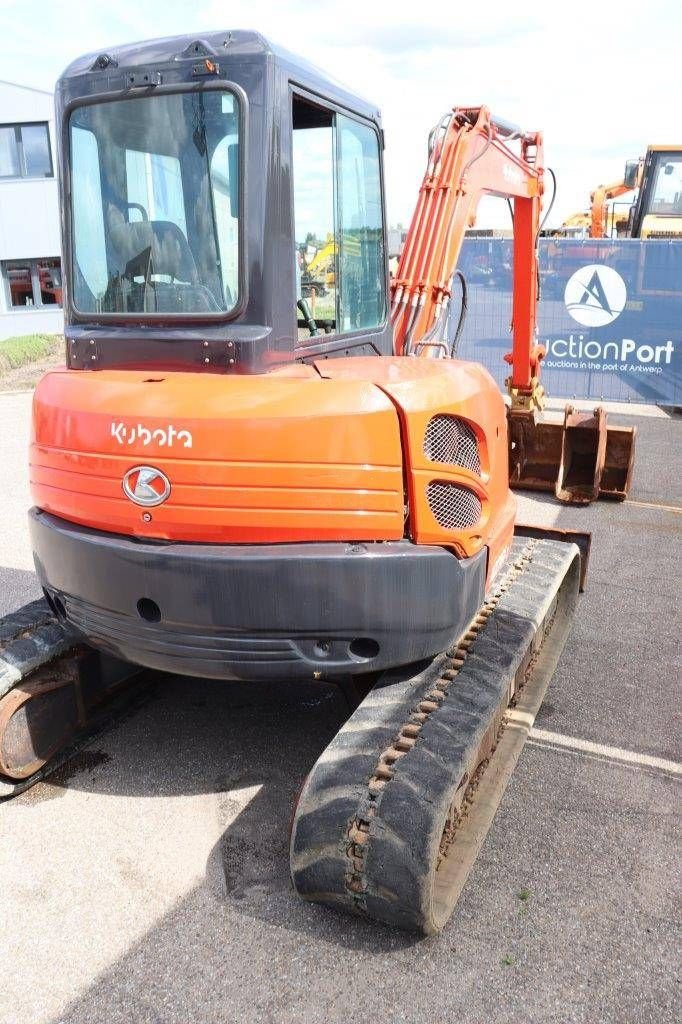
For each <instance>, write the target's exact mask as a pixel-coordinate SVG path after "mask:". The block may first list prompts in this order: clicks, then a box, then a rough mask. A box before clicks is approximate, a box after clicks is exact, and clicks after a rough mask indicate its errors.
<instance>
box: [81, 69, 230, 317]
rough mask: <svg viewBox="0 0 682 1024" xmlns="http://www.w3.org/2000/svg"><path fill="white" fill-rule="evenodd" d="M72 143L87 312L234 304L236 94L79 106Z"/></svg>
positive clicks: (173, 310)
mask: <svg viewBox="0 0 682 1024" xmlns="http://www.w3.org/2000/svg"><path fill="white" fill-rule="evenodd" d="M70 139H71V201H72V229H73V302H74V306H75V307H76V309H77V310H79V311H80V312H82V313H134V314H150V313H156V314H159V313H170V314H177V313H217V314H220V313H227V312H229V311H230V310H231V309H232V308H233V307H234V306H235V304H236V302H237V298H238V294H237V293H238V281H239V272H238V269H239V231H238V225H239V171H238V168H239V158H238V152H239V150H238V147H239V117H238V100H237V97H236V96H235V95H234V93H231V92H227V91H223V90H214V89H212V90H206V91H201V92H199V91H193V92H184V93H176V94H163V93H160V94H157V95H152V96H144V97H136V98H134V99H126V100H114V101H111V102H106V103H96V104H92V105H89V106H85V107H79V108H77V109H76V110H74V111H73V113H72V114H71V118H70Z"/></svg>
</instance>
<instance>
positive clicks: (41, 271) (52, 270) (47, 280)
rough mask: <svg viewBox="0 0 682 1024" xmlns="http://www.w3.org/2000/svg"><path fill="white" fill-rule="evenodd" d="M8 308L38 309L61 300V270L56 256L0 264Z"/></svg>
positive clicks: (57, 304) (55, 304)
mask: <svg viewBox="0 0 682 1024" xmlns="http://www.w3.org/2000/svg"><path fill="white" fill-rule="evenodd" d="M0 269H1V270H2V277H3V279H4V281H5V286H6V290H7V307H8V309H25V308H26V307H27V306H28V307H32V308H36V307H37V308H38V309H42V308H43V307H45V306H61V304H62V270H61V263H60V262H59V260H58V259H56V258H52V257H50V258H48V259H40V260H9V261H8V262H6V263H2V264H0Z"/></svg>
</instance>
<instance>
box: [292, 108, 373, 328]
mask: <svg viewBox="0 0 682 1024" xmlns="http://www.w3.org/2000/svg"><path fill="white" fill-rule="evenodd" d="M292 126H293V181H294V185H293V194H294V228H295V253H294V260H295V278H296V309H297V323H298V340H299V342H300V343H305V342H306V341H307V340H308V339H309V338H311V337H313V336H318V335H320V336H322V335H325V334H336V333H340V334H345V333H349V332H352V331H358V330H363V329H371V328H373V327H379V326H380V325H381V324H382V323H383V321H384V318H385V314H386V283H385V272H384V250H383V219H382V204H381V172H380V160H379V140H378V136H377V133H376V132H375V131H374V129H373V128H371V127H370V126H369V125H365V124H361V123H360V122H358V121H355V120H353V119H352V118H350V117H346V116H345V115H343V114H339V113H336V112H335V111H332V110H328V109H326V108H323V107H318V106H315V105H314V104H312V103H308V102H307V101H305V100H303V99H301V98H299V97H294V100H293V110H292Z"/></svg>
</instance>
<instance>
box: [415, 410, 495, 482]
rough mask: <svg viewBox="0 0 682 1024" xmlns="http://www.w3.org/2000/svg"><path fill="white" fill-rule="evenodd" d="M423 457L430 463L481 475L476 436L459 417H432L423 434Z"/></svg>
mask: <svg viewBox="0 0 682 1024" xmlns="http://www.w3.org/2000/svg"><path fill="white" fill-rule="evenodd" d="M424 455H425V456H426V457H427V459H429V460H430V461H431V462H444V463H447V464H448V465H450V466H462V467H463V468H464V469H469V470H471V472H472V473H477V474H478V475H479V476H480V475H481V457H480V455H479V452H478V444H477V443H476V435H475V433H474V432H473V430H472V429H471V427H470V426H469V424H468V423H466V422H465V421H464V420H461V419H460V418H459V416H449V415H447V414H442V415H438V416H434V417H433V418H432V419H430V420H429V424H428V426H427V428H426V433H425V434H424Z"/></svg>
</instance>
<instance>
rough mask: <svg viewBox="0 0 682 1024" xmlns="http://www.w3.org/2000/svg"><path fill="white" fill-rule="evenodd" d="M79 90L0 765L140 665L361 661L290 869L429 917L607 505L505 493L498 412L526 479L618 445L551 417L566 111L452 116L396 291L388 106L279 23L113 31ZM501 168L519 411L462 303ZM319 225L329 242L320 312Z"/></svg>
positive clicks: (60, 117)
mask: <svg viewBox="0 0 682 1024" xmlns="http://www.w3.org/2000/svg"><path fill="white" fill-rule="evenodd" d="M56 105H57V121H58V124H59V126H60V131H61V138H62V145H61V157H60V158H61V175H60V180H61V203H62V209H63V218H62V223H63V250H64V277H65V304H64V312H65V324H66V326H65V334H66V366H65V367H64V368H63V369H60V370H55V371H53V372H51V373H49V374H47V376H46V377H44V378H43V380H42V381H41V383H40V384H39V386H38V388H37V390H36V394H35V399H34V406H33V436H32V441H31V447H30V475H31V488H32V495H33V501H34V506H35V507H34V508H33V509H32V510H31V512H30V531H31V540H32V545H33V551H34V557H35V565H36V571H37V574H38V578H39V580H40V583H41V586H42V588H43V592H44V595H45V596H44V600H42V601H39V602H36V603H34V604H33V605H30V606H27V607H26V608H24V609H21V610H20V611H19V612H16V613H13V614H12V615H10V616H7V617H6V618H5V619H4V620H2V622H0V648H1V653H0V792H2V793H3V794H4V795H5V796H11V795H13V794H16V793H17V792H20V791H21V790H22V789H24V788H26V787H27V786H29V785H32V784H33V783H35V782H36V781H38V780H39V779H42V778H44V777H45V776H46V774H48V773H49V772H50V771H51V770H52V769H53V768H54V766H55V764H57V763H59V762H60V760H62V759H64V758H65V757H67V756H68V755H69V752H70V751H71V750H73V749H74V745H76V744H78V743H82V742H83V741H84V739H85V738H87V736H88V734H89V730H91V729H92V728H93V727H96V726H98V725H99V724H100V723H101V722H102V721H104V720H106V716H107V715H108V714H111V708H112V701H113V702H114V705H113V706H116V702H118V701H119V700H121V699H124V696H125V694H126V693H128V692H130V688H131V687H134V686H135V685H136V684H137V683H139V682H140V681H141V680H143V679H144V672H143V671H142V670H153V671H156V672H172V673H176V674H180V675H184V676H186V677H188V687H189V686H190V685H191V677H201V676H210V677H213V678H217V679H221V680H224V682H225V685H230V681H233V680H236V679H239V680H255V679H264V678H270V679H289V680H293V681H296V680H301V681H303V680H309V681H314V682H319V684H320V685H323V683H324V682H332V683H334V682H336V683H339V684H342V685H344V687H346V690H347V692H352V693H354V694H355V698H356V700H355V703H356V705H357V706H356V707H355V710H354V711H353V713H352V715H351V716H350V718H349V719H348V721H347V722H346V723H345V724H344V725H343V726H342V728H341V729H340V731H339V733H338V734H337V736H336V737H335V738H334V740H332V742H331V744H330V745H329V747H328V748H327V750H326V751H325V752H324V753H323V754H322V755H321V757H320V758H319V760H318V761H317V763H316V764H315V765H314V766H313V767H312V768H311V771H310V774H309V775H308V777H307V779H306V781H305V784H304V785H303V789H302V791H301V794H300V797H299V800H298V803H297V807H296V810H295V814H294V817H293V824H292V831H291V840H290V864H291V876H292V880H293V885H294V887H295V889H296V890H297V892H298V893H300V894H301V895H302V896H304V897H305V898H308V899H311V900H314V901H318V902H324V903H327V904H330V905H332V906H335V907H338V908H341V909H345V910H348V911H351V912H354V913H359V914H363V915H366V916H369V917H372V918H375V919H377V920H382V921H385V922H387V923H390V924H393V925H396V926H400V927H404V928H407V929H413V930H417V931H421V932H424V933H429V932H433V931H437V930H438V929H440V928H442V926H443V925H444V923H445V921H446V920H447V918H448V917H449V915H450V913H451V911H452V908H453V906H454V903H455V901H456V899H457V896H458V894H459V892H460V891H461V888H462V885H463V882H464V879H465V878H466V874H467V872H468V870H469V868H470V866H471V864H472V862H473V858H474V856H475V854H476V851H477V849H478V848H479V847H480V844H481V842H482V840H483V837H484V836H485V833H486V830H487V828H488V826H489V824H490V822H491V820H492V816H493V814H494V812H495V808H496V806H497V804H498V803H499V800H500V798H501V795H502V792H503V789H504V784H505V780H506V779H507V778H508V776H509V774H510V772H511V770H512V768H513V765H514V763H515V760H516V758H517V757H518V755H519V752H520V750H521V747H522V746H523V742H524V740H525V737H526V735H527V733H528V730H529V728H530V727H531V725H532V722H533V719H534V715H535V713H536V712H537V709H538V707H539V705H540V702H541V701H542V698H543V694H544V692H545V688H546V686H547V684H548V681H549V678H550V677H551V674H552V672H553V669H554V666H555V664H556V661H557V659H558V657H559V654H560V652H561V649H562V647H563V644H564V641H565V638H566V636H567V632H568V629H569V626H570V621H571V617H572V614H573V609H574V607H575V603H576V600H577V594H578V590H579V588H580V586H581V582H582V580H583V579H584V570H585V564H586V551H587V546H588V545H587V543H586V540H585V537H584V536H582V535H579V534H571V535H565V534H563V533H561V532H560V531H539V530H537V529H532V528H522V527H520V526H519V524H517V523H516V522H515V519H516V502H515V498H514V496H513V494H512V492H511V491H510V488H509V447H508V444H509V442H508V422H509V438H510V442H511V446H512V448H511V466H512V476H513V478H514V479H515V480H516V481H517V482H519V481H520V482H524V483H528V482H530V483H531V485H532V484H533V480H534V481H535V483H536V484H537V485H538V486H545V487H547V486H551V487H552V488H554V486H555V479H554V478H553V477H552V473H553V474H554V477H556V476H557V473H558V474H559V479H560V482H561V487H560V489H561V490H563V491H565V492H567V493H572V492H577V493H581V489H583V492H584V493H589V494H590V495H591V496H594V489H595V487H596V488H597V489H599V487H600V486H601V485H604V486H607V487H610V488H611V489H612V490H613V491H616V490H617V489H618V487H620V488H621V489H622V487H623V485H624V476H625V475H626V474H627V468H628V467H627V458H625V460H624V462H623V458H622V457H621V465H620V467H618V466H615V467H612V479H611V478H610V480H609V481H607V482H605V481H604V480H602V481H601V485H600V483H599V481H597V478H596V472H597V469H598V467H599V462H600V460H601V463H602V468H603V464H604V459H605V458H606V463H607V465H608V464H609V460H608V453H607V452H606V446H607V441H608V442H609V444H610V447H611V449H615V448H616V447H618V446H617V445H616V444H615V440H614V439H617V435H614V434H613V433H612V431H613V428H609V429H608V431H607V430H606V428H605V426H604V424H603V422H600V424H599V425H598V426H599V428H600V429H599V430H592V429H591V428H588V427H585V425H584V424H583V425H575V424H572V423H571V422H570V421H568V420H567V422H565V423H564V424H563V425H556V424H551V425H549V426H550V427H551V428H552V429H551V430H550V433H549V434H547V435H546V436H543V431H544V430H545V428H546V427H547V424H545V423H544V422H542V421H540V420H539V419H538V417H537V414H538V410H539V409H540V407H541V406H542V401H543V392H542V386H541V384H540V379H539V378H540V367H541V360H542V356H543V350H542V348H541V347H540V346H538V345H537V343H536V340H535V306H536V300H537V260H536V243H537V238H538V233H539V226H540V225H539V218H540V208H541V202H542V195H543V188H544V168H543V158H542V137H541V135H540V134H539V133H536V132H532V133H528V132H522V131H521V130H520V129H518V128H516V127H514V126H513V125H510V124H508V123H506V122H503V121H501V120H500V119H497V118H495V117H493V116H492V115H491V114H490V112H489V110H488V109H487V108H486V107H477V108H470V107H455V108H454V109H452V110H451V111H449V112H448V114H447V115H446V116H445V117H444V118H443V119H442V121H441V122H440V123H439V125H438V126H437V127H436V129H435V130H434V132H433V133H432V135H431V137H430V141H429V156H428V167H427V171H426V174H425V177H424V180H423V183H422V187H421V190H420V193H419V199H418V204H417V209H416V212H415V215H414V219H413V221H412V225H411V227H410V231H409V234H408V238H407V242H406V245H405V249H404V252H403V255H402V258H401V261H400V265H399V268H398V272H397V275H396V278H395V280H394V281H393V283H392V286H391V293H390V296H389V283H388V272H387V252H386V231H385V221H384V195H383V184H382V183H383V169H382V163H383V141H384V138H383V131H382V127H381V121H380V117H379V113H378V111H377V110H376V109H375V108H374V107H373V106H371V105H370V104H368V103H366V102H364V101H362V100H360V99H359V98H358V97H356V96H354V95H352V94H351V93H349V92H347V91H345V90H343V89H342V88H341V87H340V86H338V85H337V84H336V83H334V82H332V81H330V80H328V79H327V78H326V77H325V76H324V75H323V74H322V73H320V72H318V71H316V70H315V69H314V68H312V67H310V66H309V65H308V64H306V63H305V62H302V61H298V60H296V59H295V58H293V57H292V56H291V55H290V54H288V53H286V52H283V51H280V50H278V49H277V48H275V47H273V46H271V45H270V44H269V43H267V42H266V41H265V40H264V39H263V38H262V37H261V36H260V35H258V34H256V33H251V32H229V33H215V34H212V35H209V36H207V37H205V38H202V39H194V38H184V39H178V38H174V39H163V40H154V41H151V42H145V43H138V44H135V45H131V46H124V47H117V48H116V49H113V50H111V51H109V52H106V53H99V54H89V55H87V56H85V57H83V58H80V59H79V60H77V61H75V62H74V63H73V64H72V65H71V66H70V67H69V68H68V69H67V70H66V71H65V73H64V74H63V76H62V78H61V79H60V81H59V83H58V87H57V94H56ZM485 193H490V194H494V195H500V196H507V197H509V198H510V199H511V201H512V203H513V212H514V229H515V238H514V299H513V324H512V328H513V332H512V333H513V340H512V347H511V351H510V353H509V355H508V356H507V359H508V362H509V364H510V377H509V382H508V385H509V391H510V397H511V407H510V411H509V414H507V412H506V411H505V403H504V401H503V398H502V396H501V395H500V393H499V391H498V389H497V387H496V386H495V383H494V382H493V380H492V378H491V377H490V376H489V374H488V373H487V372H486V370H485V369H483V368H482V367H481V366H479V365H476V364H474V363H468V362H463V361H460V360H458V359H456V358H453V355H454V352H453V350H454V349H456V344H457V340H458V338H457V335H458V333H459V330H456V331H455V332H454V333H453V332H451V330H450V326H449V325H450V321H451V312H452V307H453V305H454V304H455V300H454V299H453V294H452V282H453V275H454V272H455V269H456V265H457V258H458V254H459V250H460V246H461V242H462V238H463V236H464V231H465V229H466V227H467V226H468V225H470V224H471V223H472V221H473V218H474V216H475V212H476V205H477V202H478V200H479V197H480V196H481V195H482V194H485ZM310 234H313V235H314V236H315V237H328V236H331V237H332V238H333V240H334V243H335V255H334V285H333V288H332V289H331V292H330V296H329V297H328V298H329V308H330V312H329V313H328V315H327V316H326V318H325V321H324V322H323V323H322V322H317V321H316V320H315V318H314V315H313V313H312V312H311V310H310V308H309V307H308V305H307V303H306V301H305V299H304V298H303V297H302V296H301V295H300V294H298V283H297V273H296V258H295V256H296V252H297V251H298V250H300V246H301V245H302V244H304V242H305V238H306V236H308V235H310ZM454 280H457V278H456V277H454ZM462 285H463V281H461V280H460V281H459V286H462ZM461 305H462V307H464V306H465V303H461ZM389 314H390V315H389ZM460 328H461V315H460ZM620 437H621V441H622V435H621V436H620ZM548 438H549V440H548ZM631 440H632V438H631V436H630V442H631ZM552 446H554V447H553V452H550V449H551V448H552ZM599 446H601V447H600V448H599ZM622 447H623V445H622V444H621V448H622ZM625 447H627V445H626V446H625ZM596 448H599V450H596ZM548 452H549V455H548ZM550 455H551V456H552V457H553V458H555V464H554V465H553V466H550ZM612 455H613V452H612ZM621 455H622V453H621ZM616 461H617V460H616ZM619 472H620V476H618V473H619ZM573 541H576V542H578V546H576V543H573Z"/></svg>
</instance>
